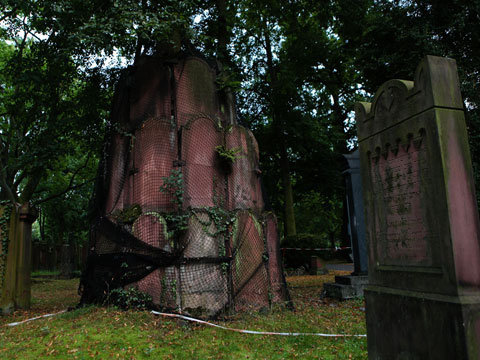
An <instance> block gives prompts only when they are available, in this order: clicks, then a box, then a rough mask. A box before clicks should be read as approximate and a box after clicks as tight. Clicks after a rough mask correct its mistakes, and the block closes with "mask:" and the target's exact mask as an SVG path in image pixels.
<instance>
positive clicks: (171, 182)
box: [160, 169, 190, 240]
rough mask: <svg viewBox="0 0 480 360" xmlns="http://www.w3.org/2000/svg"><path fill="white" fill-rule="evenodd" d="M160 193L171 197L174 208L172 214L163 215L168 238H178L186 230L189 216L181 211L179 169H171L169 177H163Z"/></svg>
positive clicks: (180, 171) (181, 195) (181, 196)
mask: <svg viewBox="0 0 480 360" xmlns="http://www.w3.org/2000/svg"><path fill="white" fill-rule="evenodd" d="M162 179H163V184H162V186H161V187H160V191H161V192H163V193H166V194H169V195H170V196H171V202H172V204H173V205H174V207H175V210H174V211H173V212H168V213H165V214H163V217H164V218H165V220H166V222H167V227H168V229H171V230H169V232H168V236H169V237H170V238H171V239H172V240H175V239H178V237H179V236H180V235H181V234H182V233H183V232H184V231H185V230H187V229H188V219H189V217H190V215H189V214H188V213H186V212H184V210H183V194H184V181H183V174H182V170H181V169H172V170H171V171H170V176H168V177H163V178H162Z"/></svg>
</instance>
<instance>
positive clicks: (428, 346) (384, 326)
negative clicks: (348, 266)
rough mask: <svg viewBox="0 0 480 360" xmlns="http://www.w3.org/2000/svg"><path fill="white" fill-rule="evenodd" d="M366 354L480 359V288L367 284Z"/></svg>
mask: <svg viewBox="0 0 480 360" xmlns="http://www.w3.org/2000/svg"><path fill="white" fill-rule="evenodd" d="M365 301H366V314H367V332H368V358H369V359H379V360H380V359H385V360H387V359H388V360H397V359H398V360H417V359H418V360H422V359H436V360H442V359H445V360H447V359H448V360H451V359H456V360H462V359H469V360H473V359H480V349H479V345H478V344H479V340H480V291H477V292H475V294H473V295H469V296H445V295H438V294H429V293H425V292H414V291H406V290H397V289H391V288H384V287H379V286H368V287H367V288H366V289H365Z"/></svg>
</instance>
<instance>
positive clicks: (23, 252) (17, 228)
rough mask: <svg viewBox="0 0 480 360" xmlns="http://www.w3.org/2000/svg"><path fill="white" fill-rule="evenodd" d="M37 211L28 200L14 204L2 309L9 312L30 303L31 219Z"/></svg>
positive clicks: (32, 220) (33, 218)
mask: <svg viewBox="0 0 480 360" xmlns="http://www.w3.org/2000/svg"><path fill="white" fill-rule="evenodd" d="M35 219H36V212H35V211H34V209H33V208H31V207H30V205H29V204H28V203H26V204H23V205H22V206H21V207H20V208H14V209H13V210H12V215H11V216H10V226H9V232H8V237H9V244H8V256H7V264H6V271H5V279H4V285H3V289H2V294H1V298H0V309H1V312H2V313H3V314H8V313H11V312H12V311H14V310H15V309H16V308H24V309H26V308H29V307H30V297H31V295H30V287H31V284H30V272H31V261H32V223H33V222H34V221H35Z"/></svg>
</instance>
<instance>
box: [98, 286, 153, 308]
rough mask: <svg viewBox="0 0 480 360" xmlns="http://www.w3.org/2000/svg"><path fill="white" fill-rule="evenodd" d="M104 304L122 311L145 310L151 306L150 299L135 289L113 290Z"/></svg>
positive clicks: (147, 295)
mask: <svg viewBox="0 0 480 360" xmlns="http://www.w3.org/2000/svg"><path fill="white" fill-rule="evenodd" d="M106 303H107V304H109V305H113V306H117V307H119V308H120V309H123V310H147V309H151V308H152V306H153V303H152V297H151V296H150V295H149V294H146V293H144V292H141V291H140V290H138V289H137V288H135V287H130V288H128V289H123V288H117V289H113V290H112V291H110V293H109V294H108V296H107V299H106Z"/></svg>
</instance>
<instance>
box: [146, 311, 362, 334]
mask: <svg viewBox="0 0 480 360" xmlns="http://www.w3.org/2000/svg"><path fill="white" fill-rule="evenodd" d="M152 314H155V315H160V316H166V317H173V318H178V319H183V320H188V321H193V322H196V323H199V324H203V325H207V326H212V327H215V328H219V329H223V330H229V331H235V332H239V333H243V334H254V335H279V336H322V337H367V335H363V334H362V335H349V334H323V333H296V332H271V331H253V330H241V329H234V328H229V327H225V326H221V325H217V324H213V323H211V322H208V321H203V320H199V319H195V318H192V317H189V316H185V315H179V314H168V313H161V312H158V311H152Z"/></svg>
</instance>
